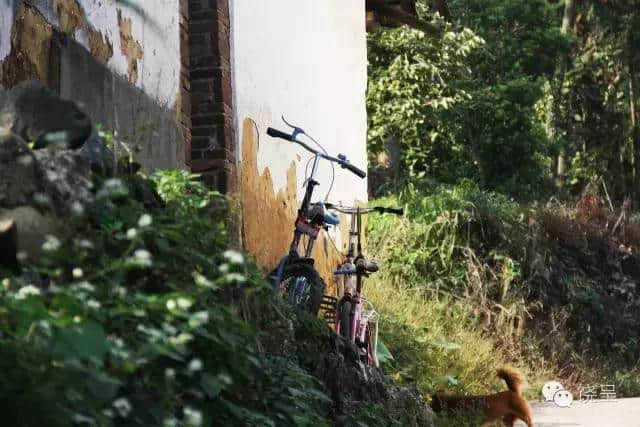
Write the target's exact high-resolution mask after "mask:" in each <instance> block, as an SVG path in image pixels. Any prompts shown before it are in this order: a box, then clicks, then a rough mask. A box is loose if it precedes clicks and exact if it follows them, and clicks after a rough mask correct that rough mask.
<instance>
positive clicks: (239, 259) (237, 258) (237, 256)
mask: <svg viewBox="0 0 640 427" xmlns="http://www.w3.org/2000/svg"><path fill="white" fill-rule="evenodd" d="M222 256H224V257H225V258H226V259H227V260H228V261H229V262H230V263H231V264H242V263H244V257H243V256H242V254H241V253H240V252H238V251H234V250H233V249H228V250H226V251H224V253H223V254H222Z"/></svg>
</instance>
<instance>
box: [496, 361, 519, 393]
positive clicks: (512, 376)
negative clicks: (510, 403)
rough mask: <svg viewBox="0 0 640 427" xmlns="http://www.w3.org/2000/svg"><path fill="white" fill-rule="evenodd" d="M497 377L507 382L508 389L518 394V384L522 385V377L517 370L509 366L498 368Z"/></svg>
mask: <svg viewBox="0 0 640 427" xmlns="http://www.w3.org/2000/svg"><path fill="white" fill-rule="evenodd" d="M498 378H502V379H503V380H504V382H506V383H507V387H508V388H509V390H511V391H513V392H515V393H516V394H518V396H519V395H520V386H521V385H522V378H521V377H520V374H519V373H518V371H516V370H515V369H513V368H510V367H504V368H500V369H498Z"/></svg>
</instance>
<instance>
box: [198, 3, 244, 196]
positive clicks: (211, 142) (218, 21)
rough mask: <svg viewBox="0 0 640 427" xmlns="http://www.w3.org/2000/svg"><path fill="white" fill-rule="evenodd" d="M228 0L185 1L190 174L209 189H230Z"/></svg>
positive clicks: (232, 183)
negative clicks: (200, 175)
mask: <svg viewBox="0 0 640 427" xmlns="http://www.w3.org/2000/svg"><path fill="white" fill-rule="evenodd" d="M229 31H230V30H229V0H189V28H188V32H189V74H190V84H191V144H190V150H191V152H190V166H191V170H192V171H194V172H197V173H200V174H202V176H203V179H204V181H205V182H206V183H207V184H208V185H209V186H211V187H212V188H214V189H217V190H219V191H220V192H223V193H227V192H230V191H232V189H233V188H234V187H235V184H236V183H235V181H236V179H235V172H234V170H235V167H234V165H235V160H236V153H235V144H234V137H233V121H232V111H233V110H232V96H231V66H230V42H229Z"/></svg>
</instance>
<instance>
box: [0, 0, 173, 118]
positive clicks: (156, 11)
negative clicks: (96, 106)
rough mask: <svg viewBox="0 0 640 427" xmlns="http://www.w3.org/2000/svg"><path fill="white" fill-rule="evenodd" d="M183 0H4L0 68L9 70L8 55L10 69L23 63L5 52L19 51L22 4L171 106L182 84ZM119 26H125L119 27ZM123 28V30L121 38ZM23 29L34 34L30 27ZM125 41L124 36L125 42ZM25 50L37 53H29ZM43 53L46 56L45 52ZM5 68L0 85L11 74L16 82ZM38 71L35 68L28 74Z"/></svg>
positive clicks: (0, 21)
mask: <svg viewBox="0 0 640 427" xmlns="http://www.w3.org/2000/svg"><path fill="white" fill-rule="evenodd" d="M179 2H180V0H154V1H152V2H150V1H145V2H143V1H135V2H134V1H119V0H10V1H3V0H0V69H4V70H6V68H7V67H8V66H7V65H5V66H4V67H2V64H3V62H4V63H5V64H6V63H7V62H10V61H13V62H11V65H12V66H11V70H9V71H8V72H9V73H10V72H11V71H12V70H13V69H14V68H15V66H16V65H18V66H20V67H22V64H20V63H19V61H16V59H15V58H16V57H15V56H14V57H13V59H10V58H7V57H8V56H9V55H18V53H20V52H16V51H15V49H14V48H12V45H11V38H12V37H11V33H12V27H13V26H14V25H13V23H14V21H15V19H14V18H15V16H16V14H17V13H18V9H20V10H22V9H23V8H24V7H28V8H31V9H32V10H34V11H37V12H38V13H39V14H40V15H41V16H42V17H43V18H44V21H46V22H47V23H48V25H49V26H51V28H53V31H54V36H55V34H56V32H60V33H62V34H65V35H68V36H69V37H70V38H71V39H73V40H75V41H76V42H78V43H80V44H81V45H82V46H83V47H85V48H86V49H87V50H89V51H90V52H92V54H93V55H95V57H96V58H97V59H98V60H99V61H100V62H101V63H103V64H105V65H106V66H107V68H109V70H111V71H112V72H113V73H115V74H117V75H119V76H122V77H125V78H126V79H127V80H129V81H130V82H134V84H135V86H136V87H138V88H140V89H142V90H143V91H144V92H145V93H146V94H147V95H149V96H150V97H152V98H154V99H155V100H156V102H157V103H158V104H159V105H162V106H163V108H166V109H169V108H171V107H172V106H173V105H174V103H175V101H176V93H177V91H178V90H179V88H180V81H179V80H180V69H181V62H180V49H181V46H180V26H179V19H180V4H179ZM121 27H122V29H124V30H125V31H121V30H122V29H121ZM127 30H128V31H127ZM121 32H122V33H123V34H124V35H125V37H123V40H121V36H122V35H123V34H121ZM24 34H25V35H26V36H27V38H31V34H30V33H28V32H27V33H24ZM127 34H128V36H127ZM121 41H124V43H123V45H122V46H121ZM26 44H29V42H28V41H27V42H26ZM142 46H144V51H143V50H142ZM43 47H44V46H43ZM12 50H13V51H14V52H13V53H11V51H12ZM22 54H25V55H29V56H33V55H32V54H31V53H25V52H22ZM41 59H42V60H46V58H45V57H42V58H41ZM52 65H54V64H52ZM22 68H24V67H22ZM6 73H7V71H0V85H3V86H5V85H6V83H5V82H6V81H8V80H11V84H15V83H16V81H15V80H14V79H13V78H10V76H9V77H7V76H4V74H6ZM22 74H24V73H22ZM34 77H36V76H35V75H33V73H32V75H30V76H28V78H34ZM17 81H18V82H19V81H20V80H17Z"/></svg>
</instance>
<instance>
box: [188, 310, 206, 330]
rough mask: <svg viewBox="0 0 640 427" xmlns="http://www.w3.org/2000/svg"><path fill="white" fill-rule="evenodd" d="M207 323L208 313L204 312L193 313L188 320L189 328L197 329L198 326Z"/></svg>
mask: <svg viewBox="0 0 640 427" xmlns="http://www.w3.org/2000/svg"><path fill="white" fill-rule="evenodd" d="M208 321H209V313H208V312H206V311H198V312H197V313H194V314H193V316H191V318H190V319H189V326H191V327H192V328H197V327H198V326H200V325H202V324H204V323H207V322H208Z"/></svg>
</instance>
